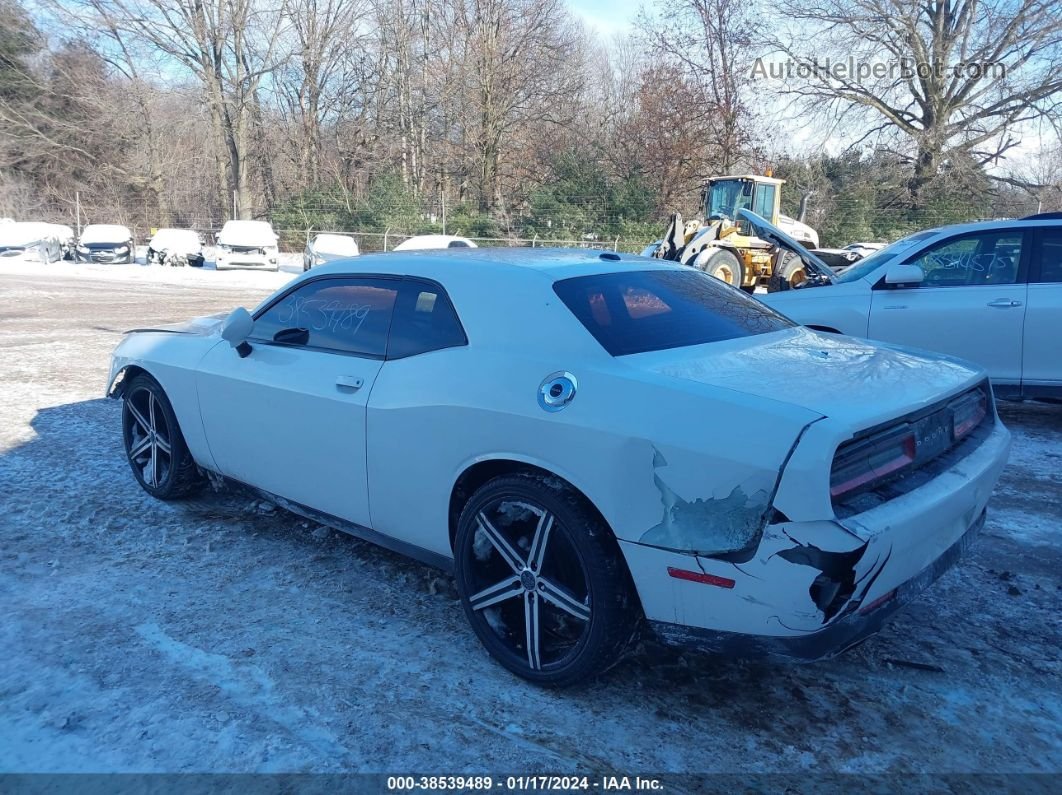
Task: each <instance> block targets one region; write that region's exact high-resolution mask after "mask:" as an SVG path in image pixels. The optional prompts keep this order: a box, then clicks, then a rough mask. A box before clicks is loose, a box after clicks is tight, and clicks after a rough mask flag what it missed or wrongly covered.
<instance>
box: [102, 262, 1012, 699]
mask: <svg viewBox="0 0 1062 795" xmlns="http://www.w3.org/2000/svg"><path fill="white" fill-rule="evenodd" d="M108 393H109V394H110V395H112V396H114V397H119V398H121V399H122V400H123V401H124V410H123V414H122V417H123V419H122V433H123V438H124V443H125V452H126V455H127V457H128V459H129V463H130V465H131V468H132V472H133V475H134V476H135V478H136V480H137V481H138V482H139V483H140V485H141V486H142V487H143V488H144V489H145V490H147V491H148V492H149V493H150V494H152V495H154V496H156V497H158V498H160V499H174V498H178V497H181V496H184V495H187V494H189V493H190V492H192V491H193V490H194V489H196V488H198V487H200V486H202V485H203V484H204V483H205V482H206V481H207V480H208V479H209V480H211V481H213V482H214V483H215V484H217V483H221V482H223V481H235V482H238V483H242V484H245V485H247V486H250V487H252V488H253V489H255V490H257V491H258V492H260V493H262V494H265V495H268V496H269V497H270V498H271V499H273V500H274V501H275V502H276V503H277V504H279V505H281V506H283V507H285V508H288V509H289V510H291V511H294V512H296V513H298V514H302V515H304V516H307V517H310V518H312V519H315V520H318V521H320V522H323V523H325V524H328V525H330V526H333V527H336V528H339V529H342V530H345V531H348V532H351V533H353V534H355V535H357V536H360V537H362V538H365V539H368V540H371V541H374V542H376V543H379V544H381V545H383V546H386V547H389V548H391V549H395V550H399V551H401V552H403V553H406V554H408V555H410V556H412V557H415V558H418V559H420V560H423V561H426V562H429V563H432V564H435V565H437V566H440V567H442V568H444V569H448V570H452V571H453V572H454V574H455V577H456V581H457V587H458V590H459V592H460V594H461V599H462V601H463V603H464V608H465V612H466V613H467V616H468V619H469V621H470V622H471V624H472V627H473V629H474V631H475V632H476V634H477V636H478V637H479V639H480V640H481V641H482V643H483V645H484V646H485V647H486V648H487V650H488V651H489V652H490V654H491V655H493V656H494V657H495V658H496V659H497V660H498V661H499V662H500V663H501V664H502V665H504V666H506V667H507V668H509V669H510V670H511V671H513V672H515V673H516V674H518V675H520V676H523V677H525V678H527V679H530V680H532V681H535V682H538V683H541V684H551V685H562V684H568V683H572V682H575V681H578V680H580V679H583V678H585V677H588V676H592V675H595V674H598V673H600V672H602V671H604V670H605V669H607V668H608V667H609V666H610V665H612V664H613V663H614V662H615V661H616V660H617V659H618V658H619V657H620V655H621V653H622V652H623V650H624V648H625V647H626V646H627V644H628V643H629V642H630V640H631V638H632V637H633V636H634V634H635V632H636V631H637V630H638V628H639V627H641V626H648V627H649V628H650V629H652V630H653V631H655V633H656V634H657V635H658V636H659V637H661V638H662V639H664V640H665V641H667V642H670V643H676V644H683V645H686V646H690V647H694V648H699V649H703V650H709V651H714V652H721V653H727V654H732V653H733V654H738V653H740V654H758V655H767V656H770V657H784V658H795V659H816V658H819V657H823V656H828V655H831V654H835V653H837V652H840V651H842V650H844V649H846V648H848V647H850V646H852V645H853V644H855V643H857V642H859V641H861V640H862V639H864V638H865V637H867V636H868V635H869V634H871V633H873V632H874V631H876V630H877V629H879V628H880V627H881V625H882V623H883V622H884V620H885V618H886V617H887V616H888V615H890V614H891V613H892V612H893V611H894V610H895V609H896V608H897V607H899V606H900V605H901V604H903V603H904V602H906V601H907V600H909V599H910V598H912V597H913V596H914V595H915V594H917V593H918V592H919V591H921V590H922V589H923V588H925V587H926V586H927V585H928V584H929V583H930V582H931V581H932V580H933V579H935V578H936V577H937V576H938V575H940V574H941V573H942V572H943V571H944V570H945V569H946V568H948V567H949V566H950V565H951V564H952V563H954V561H955V560H956V559H957V558H958V556H959V554H960V553H961V552H962V551H963V550H964V549H965V548H966V547H967V545H968V544H969V542H970V540H971V538H972V537H973V535H974V534H975V533H976V532H977V530H978V529H979V528H980V527H981V525H982V524H983V522H984V514H985V504H986V503H987V502H988V498H989V495H990V494H991V492H992V489H993V487H994V485H995V483H996V480H997V478H998V476H999V473H1000V470H1001V468H1002V467H1003V465H1004V463H1005V461H1006V458H1007V453H1008V450H1009V446H1010V435H1009V433H1008V431H1007V430H1006V429H1005V428H1004V427H1003V426H1002V425H1001V424H1000V422H999V420H998V418H997V416H996V412H995V407H994V402H993V398H992V393H991V388H990V386H989V384H988V382H987V380H986V378H985V375H984V373H983V372H982V371H980V370H978V369H976V368H975V367H972V366H970V365H967V364H964V363H962V362H960V361H957V360H955V359H951V358H948V357H944V356H927V355H926V354H914V353H909V352H906V351H904V350H903V349H900V348H896V347H889V346H885V345H880V344H874V343H869V342H865V341H860V340H854V339H851V338H848V337H842V336H838V335H832V334H820V333H817V332H814V331H810V330H808V329H805V328H801V327H799V326H797V325H795V324H793V323H792V322H791V321H789V320H787V319H786V318H785V317H783V316H781V315H778V314H777V313H775V312H774V310H772V309H769V308H768V307H766V306H764V305H763V304H761V303H759V302H757V301H755V300H754V299H752V298H751V297H749V296H747V295H745V294H744V293H742V292H741V291H740V290H737V289H734V288H732V287H729V286H728V285H726V284H724V283H723V282H721V281H718V280H716V279H713V278H711V277H710V276H707V275H705V274H704V273H701V272H699V271H696V270H693V269H691V268H686V267H683V266H680V265H675V264H672V263H667V262H662V261H660V260H646V259H642V258H639V257H628V256H625V255H624V256H620V255H617V254H613V253H611V252H606V253H599V252H594V251H543V250H542V249H536V250H530V249H523V250H520V249H514V250H498V249H480V250H477V251H471V250H468V249H463V250H451V251H425V252H416V253H412V252H411V253H406V254H385V255H376V256H367V257H359V258H357V259H351V260H347V261H340V262H335V263H332V264H329V265H325V266H323V267H320V268H314V269H313V270H311V271H310V272H309V273H306V274H304V275H303V276H301V277H299V278H297V279H295V280H294V281H293V282H291V283H290V284H289V285H288V286H286V287H284V288H283V289H281V290H280V291H279V292H277V293H276V294H274V295H273V296H271V297H270V298H269V299H267V300H266V301H265V302H264V303H263V304H262V305H261V306H259V307H258V308H257V309H256V310H255V311H254V312H253V313H248V312H247V311H246V310H244V309H236V310H234V311H233V312H232V313H231V314H230V315H229V316H228V318H221V317H215V318H203V319H200V320H196V321H192V322H190V323H188V324H185V325H182V326H175V327H170V328H158V329H146V330H138V331H135V332H131V333H129V334H128V336H126V337H125V338H124V339H123V341H122V342H121V344H120V345H119V346H118V347H117V349H116V350H115V352H114V356H113V362H112V366H111V377H110V386H109V389H108Z"/></svg>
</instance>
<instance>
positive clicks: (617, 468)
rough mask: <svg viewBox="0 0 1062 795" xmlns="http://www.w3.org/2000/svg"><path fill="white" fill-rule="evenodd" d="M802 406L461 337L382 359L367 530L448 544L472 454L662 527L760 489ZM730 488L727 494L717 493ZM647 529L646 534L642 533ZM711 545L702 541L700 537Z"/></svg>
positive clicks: (636, 536)
mask: <svg viewBox="0 0 1062 795" xmlns="http://www.w3.org/2000/svg"><path fill="white" fill-rule="evenodd" d="M559 370H566V371H569V372H571V373H572V374H573V375H574V376H575V377H576V379H577V380H578V390H577V393H576V397H575V399H574V400H573V402H572V403H571V404H570V405H568V406H567V407H566V408H564V409H563V410H561V411H559V412H555V413H551V412H547V411H545V410H544V409H542V408H541V407H540V406H539V403H538V389H539V385H540V384H541V383H542V381H543V380H544V379H545V378H546V377H547V376H549V375H551V374H552V373H554V372H556V371H559ZM817 417H818V415H817V414H814V413H813V412H809V411H805V410H803V409H798V408H795V407H792V406H787V405H783V404H780V403H776V402H774V401H771V400H765V399H762V398H755V397H750V396H746V395H738V394H736V393H732V392H728V391H727V390H718V389H713V388H709V387H705V386H703V385H687V386H678V385H677V384H676V383H675V382H674V381H673V380H671V379H666V378H661V377H655V376H645V375H644V374H641V373H635V372H634V371H633V369H632V368H627V367H625V366H624V365H623V364H622V361H621V360H612V359H611V357H603V359H601V360H597V361H594V362H592V363H591V362H589V361H583V362H581V363H580V362H579V361H565V360H558V359H553V358H547V357H541V358H538V357H535V356H534V355H531V354H523V355H518V356H513V355H511V354H509V353H507V352H503V351H500V350H485V351H484V350H478V351H477V350H476V349H475V348H472V347H465V348H454V349H450V350H445V351H436V352H433V353H429V354H424V355H421V356H415V357H411V358H409V359H403V360H398V361H389V362H386V363H385V364H384V366H383V368H382V369H381V372H380V375H379V377H378V378H377V381H376V383H375V385H374V387H373V392H372V395H371V397H370V400H369V410H368V429H367V447H368V449H367V456H368V461H367V464H368V476H369V502H370V511H371V514H372V523H373V527H374V529H376V530H378V531H380V532H383V533H386V534H388V535H392V536H395V537H397V538H400V539H402V540H405V541H408V542H410V543H413V544H416V545H418V546H421V547H423V548H426V549H429V550H431V551H433V552H437V553H439V554H443V555H446V556H449V555H451V548H450V540H449V533H448V527H449V516H448V514H449V503H450V496H451V492H452V490H453V487H454V484H455V483H456V482H457V480H458V478H459V477H460V475H461V474H462V473H463V472H464V471H465V470H466V469H467V468H468V467H470V466H472V465H473V464H475V463H477V462H481V461H487V460H494V459H507V460H513V461H519V462H524V463H528V464H532V465H534V466H537V467H540V468H543V469H546V470H548V471H550V472H552V473H554V474H556V475H558V476H560V477H562V478H564V479H565V480H567V481H568V482H570V483H571V484H572V485H574V486H575V487H576V488H578V489H579V490H580V491H582V492H583V494H585V495H586V496H587V497H588V498H589V499H590V501H591V502H592V503H593V504H594V505H595V506H596V507H597V509H598V510H599V511H600V512H601V513H602V515H603V516H604V518H605V520H606V521H607V522H608V523H609V525H610V526H611V528H612V530H613V531H614V533H615V534H616V535H617V537H619V538H621V539H627V540H630V541H634V542H641V543H654V542H657V541H659V540H660V539H664V540H667V539H668V538H669V537H673V536H674V534H673V533H671V532H670V530H671V529H673V528H671V529H669V528H667V527H664V528H661V525H662V524H665V522H664V519H665V514H666V513H667V512H668V511H670V510H671V509H672V508H674V507H675V506H676V505H679V506H680V508H682V507H686V508H687V509H688V510H689V511H694V512H696V511H698V510H700V509H701V508H704V509H705V510H710V507H711V506H712V505H715V504H718V505H720V507H721V509H725V507H726V506H727V505H733V503H734V501H735V500H736V501H737V502H739V503H740V502H742V498H741V495H742V494H744V495H746V496H747V497H749V498H750V500H763V501H764V507H765V506H766V500H767V499H768V498H769V496H770V494H771V493H772V492H773V491H774V488H775V486H776V484H777V481H778V477H779V470H780V468H781V467H782V465H783V462H784V461H785V459H786V456H787V455H788V453H789V451H790V449H791V448H792V446H793V444H794V442H795V441H796V439H797V438H798V437H799V434H800V432H801V430H802V429H803V428H804V426H805V425H806V424H808V423H809V422H812V421H813V420H814V419H816V418H817ZM727 500H729V501H730V502H725V501H727ZM647 534H648V535H647ZM705 543H714V542H707V541H706V542H705Z"/></svg>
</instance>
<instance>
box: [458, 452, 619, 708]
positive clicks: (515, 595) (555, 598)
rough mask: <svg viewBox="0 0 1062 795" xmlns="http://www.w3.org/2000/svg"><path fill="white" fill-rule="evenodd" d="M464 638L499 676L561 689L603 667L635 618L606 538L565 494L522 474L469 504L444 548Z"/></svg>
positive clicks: (595, 520)
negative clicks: (478, 646) (496, 666)
mask: <svg viewBox="0 0 1062 795" xmlns="http://www.w3.org/2000/svg"><path fill="white" fill-rule="evenodd" d="M454 565H455V571H456V575H457V588H458V591H459V593H460V594H461V602H462V604H463V605H464V608H465V614H466V615H467V616H468V620H469V622H470V623H471V624H472V629H473V630H474V631H475V633H476V635H477V636H478V637H479V639H480V641H481V642H482V643H483V645H484V646H485V647H486V648H487V651H488V652H489V653H490V654H491V656H493V657H494V658H495V659H496V660H497V661H498V662H500V663H501V664H502V665H503V666H505V667H506V668H508V669H509V670H510V671H512V672H513V673H515V674H517V675H518V676H521V677H523V678H524V679H528V680H530V681H532V682H535V683H536V684H540V685H548V686H555V687H560V686H565V685H570V684H574V683H576V682H579V681H582V680H584V679H587V678H589V677H593V676H596V675H598V674H600V673H602V672H604V671H606V670H607V669H608V668H610V667H612V666H613V665H614V664H615V663H616V662H617V661H618V660H619V658H620V655H621V654H622V652H623V650H624V648H625V647H626V645H627V643H628V642H629V641H630V639H631V637H632V635H633V632H634V628H635V626H636V623H637V617H638V615H639V610H638V607H637V599H636V597H635V595H634V589H633V586H632V584H631V580H630V574H629V572H628V571H627V567H626V564H625V563H624V561H623V558H622V555H621V554H620V551H619V547H618V545H617V544H616V541H615V539H614V538H613V536H612V534H611V531H610V530H609V528H608V527H607V526H606V525H605V524H604V522H603V521H602V519H601V518H600V517H599V516H598V515H597V514H596V512H594V511H593V509H592V508H591V507H590V506H589V505H588V504H587V502H586V500H585V499H584V498H583V497H582V496H581V495H579V494H578V493H576V492H575V491H574V490H573V489H571V487H570V486H567V485H566V484H564V483H562V482H560V481H559V480H557V479H556V478H550V477H545V476H540V475H534V474H530V473H525V474H516V475H508V476H503V477H499V478H495V479H494V480H491V481H490V482H488V483H487V484H486V485H484V486H482V487H481V488H480V489H478V490H477V491H476V493H475V494H473V495H472V498H471V499H470V500H469V501H468V503H467V504H466V505H465V507H464V510H463V511H462V512H461V517H460V519H459V521H458V528H457V538H456V541H455V544H454Z"/></svg>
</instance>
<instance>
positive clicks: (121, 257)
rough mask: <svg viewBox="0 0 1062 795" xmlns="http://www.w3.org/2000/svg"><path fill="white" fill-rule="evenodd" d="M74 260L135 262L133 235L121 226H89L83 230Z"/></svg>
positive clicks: (125, 227)
mask: <svg viewBox="0 0 1062 795" xmlns="http://www.w3.org/2000/svg"><path fill="white" fill-rule="evenodd" d="M74 258H75V259H76V260H77V261H78V262H108V263H110V262H120V263H130V262H133V261H134V260H135V258H136V250H135V246H134V245H133V233H132V232H130V231H129V227H127V226H121V225H120V224H89V225H88V226H86V227H85V228H84V229H82V230H81V237H80V238H79V239H78V242H77V249H76V250H75V255H74Z"/></svg>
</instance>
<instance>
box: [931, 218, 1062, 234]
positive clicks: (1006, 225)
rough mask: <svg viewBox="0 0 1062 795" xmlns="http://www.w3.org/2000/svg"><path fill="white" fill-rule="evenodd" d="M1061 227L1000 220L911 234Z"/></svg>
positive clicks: (1053, 223) (1057, 223) (1056, 223)
mask: <svg viewBox="0 0 1062 795" xmlns="http://www.w3.org/2000/svg"><path fill="white" fill-rule="evenodd" d="M1058 226H1062V220H1051V219H1044V218H1040V219H1037V218H1000V219H996V220H992V221H970V222H968V223H963V224H949V225H948V226H938V227H934V228H929V229H920V230H918V231H917V232H912V233H911V234H921V233H923V232H936V233H938V234H947V235H954V234H961V233H963V232H991V231H993V230H995V229H1035V228H1037V227H1058Z"/></svg>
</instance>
